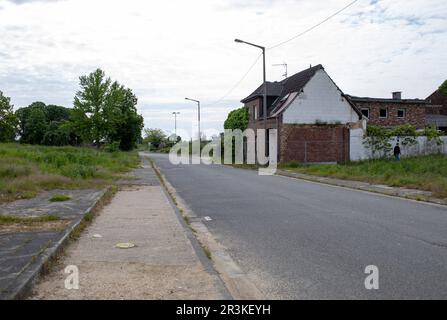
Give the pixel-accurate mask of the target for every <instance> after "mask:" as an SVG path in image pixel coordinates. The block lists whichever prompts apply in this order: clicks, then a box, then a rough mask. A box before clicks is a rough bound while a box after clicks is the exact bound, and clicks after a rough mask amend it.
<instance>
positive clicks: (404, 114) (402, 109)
mask: <svg viewBox="0 0 447 320" xmlns="http://www.w3.org/2000/svg"><path fill="white" fill-rule="evenodd" d="M400 111H402V112H403V116H402V117H399V112H400ZM406 117H407V109H405V108H399V109H397V118H398V119H405V118H406Z"/></svg>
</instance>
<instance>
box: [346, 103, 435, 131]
mask: <svg viewBox="0 0 447 320" xmlns="http://www.w3.org/2000/svg"><path fill="white" fill-rule="evenodd" d="M355 104H356V106H357V108H358V109H362V108H369V122H368V124H370V125H375V126H383V127H396V126H401V125H404V124H411V125H413V126H415V127H416V128H418V129H423V128H425V124H426V117H425V114H426V105H423V104H421V105H419V104H406V103H382V102H356V103H355ZM382 108H386V109H388V117H387V118H383V119H382V118H380V109H382ZM399 109H405V110H406V114H405V117H404V118H398V117H397V111H398V110H399Z"/></svg>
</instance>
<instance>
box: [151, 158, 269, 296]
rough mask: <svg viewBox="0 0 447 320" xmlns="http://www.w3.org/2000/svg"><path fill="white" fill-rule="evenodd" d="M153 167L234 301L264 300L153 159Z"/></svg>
mask: <svg viewBox="0 0 447 320" xmlns="http://www.w3.org/2000/svg"><path fill="white" fill-rule="evenodd" d="M148 158H149V159H150V162H151V165H152V167H153V169H154V171H155V173H156V174H157V176H158V177H159V179H160V182H161V186H162V187H163V188H164V189H165V190H166V193H167V194H168V196H169V197H170V198H171V199H172V202H173V203H174V205H176V206H177V208H178V209H179V211H180V213H181V215H182V216H183V218H184V219H185V221H186V224H187V225H188V226H189V228H190V229H191V230H192V232H193V234H194V236H195V237H196V239H197V241H198V242H199V244H200V245H201V246H202V249H203V250H204V251H205V250H207V251H209V252H210V257H209V258H210V259H211V260H212V263H213V266H214V268H215V270H216V271H217V272H218V274H219V276H220V278H221V279H222V281H223V283H224V284H225V286H226V288H227V290H228V292H229V293H230V295H231V296H232V298H233V299H234V300H263V299H265V296H264V294H263V293H262V292H261V291H260V290H259V289H258V288H257V287H256V285H255V284H254V283H253V282H252V281H251V280H250V279H249V276H248V275H247V274H246V273H245V272H244V271H243V270H242V269H241V268H240V267H239V266H238V265H237V263H236V262H235V261H234V260H233V259H232V258H231V256H230V255H229V254H228V253H227V251H226V249H225V248H224V247H223V246H222V245H220V244H219V243H218V242H217V241H216V240H215V239H214V237H213V235H212V234H211V232H210V231H209V230H208V228H207V227H206V225H205V224H204V223H203V222H202V221H201V219H200V218H199V217H197V215H196V214H195V213H194V212H193V211H192V210H191V209H190V208H189V207H188V205H187V204H186V203H185V201H184V200H183V199H182V198H181V197H180V196H179V195H178V194H177V192H176V191H175V188H174V187H172V185H171V184H170V183H169V181H168V180H167V179H166V178H165V176H164V175H163V174H162V172H161V170H160V168H159V167H157V165H156V164H155V162H154V161H153V160H152V159H151V158H150V157H148Z"/></svg>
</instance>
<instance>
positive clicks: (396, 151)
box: [394, 143, 401, 161]
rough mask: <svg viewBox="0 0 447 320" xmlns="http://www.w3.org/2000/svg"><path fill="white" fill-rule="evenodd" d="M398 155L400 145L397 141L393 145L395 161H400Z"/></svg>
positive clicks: (399, 153)
mask: <svg viewBox="0 0 447 320" xmlns="http://www.w3.org/2000/svg"><path fill="white" fill-rule="evenodd" d="M400 155H401V150H400V146H399V143H398V144H396V146H395V147H394V158H396V161H400Z"/></svg>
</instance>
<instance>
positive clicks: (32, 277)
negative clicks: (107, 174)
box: [0, 187, 112, 300]
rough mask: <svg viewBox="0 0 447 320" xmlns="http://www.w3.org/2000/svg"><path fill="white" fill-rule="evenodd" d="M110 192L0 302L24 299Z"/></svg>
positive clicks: (24, 274)
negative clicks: (52, 260) (74, 233)
mask: <svg viewBox="0 0 447 320" xmlns="http://www.w3.org/2000/svg"><path fill="white" fill-rule="evenodd" d="M111 190H112V187H108V188H106V189H104V190H103V191H102V193H101V195H100V196H99V197H98V199H97V200H96V201H95V203H93V204H92V205H91V206H90V207H89V208H88V209H87V210H85V211H84V213H83V215H82V216H81V217H79V218H78V219H77V220H75V221H74V222H73V223H72V224H71V225H70V226H69V227H68V228H67V229H65V230H64V231H63V235H62V237H61V238H60V239H59V240H58V241H57V242H56V243H54V244H52V245H51V247H47V248H46V249H44V250H43V251H42V252H41V253H40V254H39V255H37V256H36V257H35V258H34V260H32V261H31V262H30V264H29V265H28V266H27V267H26V269H25V270H24V271H23V272H22V273H20V275H18V276H17V277H16V279H15V280H14V283H13V285H14V284H17V283H18V285H16V286H15V287H14V288H13V289H11V290H8V291H6V292H5V293H4V294H1V295H0V300H20V299H24V298H26V296H28V295H29V294H30V292H31V290H32V288H33V285H34V283H35V282H36V280H37V279H38V278H39V276H40V275H41V274H43V272H44V271H45V268H46V267H47V266H48V264H49V263H50V261H51V259H53V258H55V257H56V256H57V254H58V253H59V252H61V251H62V250H63V248H64V247H65V245H67V244H68V243H69V242H70V237H71V235H72V234H73V232H74V231H75V230H76V228H78V227H79V225H80V224H81V223H82V221H83V220H84V218H85V217H86V215H87V214H89V213H91V212H93V211H94V210H95V209H96V207H97V206H98V204H100V203H101V202H102V201H103V200H104V198H105V196H106V195H108V194H109V193H110V192H111Z"/></svg>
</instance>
